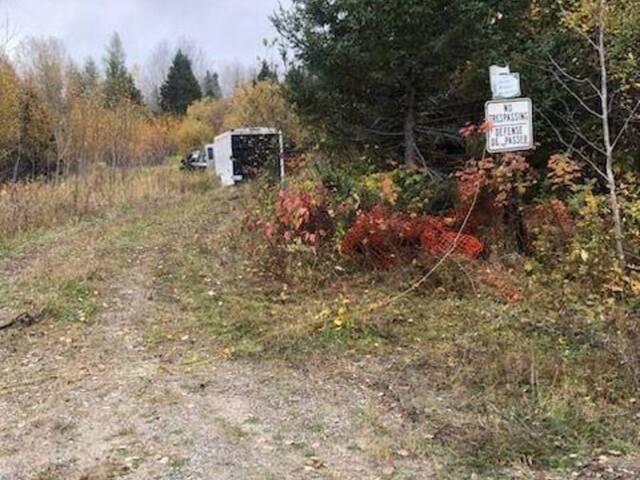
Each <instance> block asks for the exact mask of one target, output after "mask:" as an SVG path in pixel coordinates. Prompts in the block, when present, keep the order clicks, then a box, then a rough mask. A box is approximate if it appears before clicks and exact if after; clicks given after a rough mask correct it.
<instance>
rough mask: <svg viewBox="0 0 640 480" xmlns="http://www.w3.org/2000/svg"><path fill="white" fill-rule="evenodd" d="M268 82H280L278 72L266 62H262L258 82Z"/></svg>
mask: <svg viewBox="0 0 640 480" xmlns="http://www.w3.org/2000/svg"><path fill="white" fill-rule="evenodd" d="M267 80H271V81H272V82H277V81H278V72H277V71H276V69H275V68H274V67H272V66H271V65H269V63H268V62H267V61H266V60H262V65H261V66H260V72H258V75H257V77H256V81H258V82H265V81H267Z"/></svg>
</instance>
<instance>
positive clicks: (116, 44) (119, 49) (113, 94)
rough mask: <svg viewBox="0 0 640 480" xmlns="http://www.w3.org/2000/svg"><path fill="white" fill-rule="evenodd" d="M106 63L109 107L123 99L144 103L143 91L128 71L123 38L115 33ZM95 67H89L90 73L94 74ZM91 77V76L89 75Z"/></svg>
mask: <svg viewBox="0 0 640 480" xmlns="http://www.w3.org/2000/svg"><path fill="white" fill-rule="evenodd" d="M104 63H105V75H106V78H105V82H104V95H105V102H106V104H107V106H109V107H111V108H112V107H115V106H116V105H117V104H118V103H120V102H122V101H130V102H133V103H136V104H138V105H142V93H141V92H140V90H138V88H137V87H136V85H135V82H134V81H133V77H132V76H131V74H130V73H129V72H128V71H127V66H126V55H125V53H124V47H123V46H122V40H121V39H120V35H118V33H114V34H113V36H112V37H111V42H110V43H109V47H108V48H107V55H106V57H105V59H104ZM92 70H93V67H89V75H90V76H92V75H93V72H92ZM89 79H90V77H89Z"/></svg>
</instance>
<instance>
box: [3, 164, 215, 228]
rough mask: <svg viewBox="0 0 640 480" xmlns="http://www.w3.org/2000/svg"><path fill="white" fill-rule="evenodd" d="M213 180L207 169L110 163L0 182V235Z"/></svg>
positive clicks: (167, 196) (175, 193)
mask: <svg viewBox="0 0 640 480" xmlns="http://www.w3.org/2000/svg"><path fill="white" fill-rule="evenodd" d="M212 185H213V180H212V178H211V177H210V176H209V175H206V174H198V173H193V174H191V173H183V172H178V171H176V170H175V168H174V169H172V168H170V167H150V168H138V169H116V170H113V169H109V168H106V167H104V165H100V166H98V167H95V168H94V169H93V170H92V171H91V172H90V173H89V174H87V175H85V176H82V177H73V178H68V179H65V180H63V181H61V182H56V183H54V182H45V181H34V182H21V183H16V184H7V185H4V186H0V239H1V238H12V237H15V236H16V235H19V234H21V233H24V232H28V231H30V230H34V229H37V228H43V227H53V226H57V225H62V224H64V223H66V222H69V221H71V220H74V219H80V218H82V217H85V216H87V215H92V214H96V213H98V212H101V211H104V210H107V209H109V208H113V207H117V206H122V205H129V204H136V203H140V202H145V201H151V200H156V199H163V200H171V199H177V198H179V197H181V196H183V195H185V194H186V193H188V192H191V191H194V190H198V189H204V188H207V187H209V186H212Z"/></svg>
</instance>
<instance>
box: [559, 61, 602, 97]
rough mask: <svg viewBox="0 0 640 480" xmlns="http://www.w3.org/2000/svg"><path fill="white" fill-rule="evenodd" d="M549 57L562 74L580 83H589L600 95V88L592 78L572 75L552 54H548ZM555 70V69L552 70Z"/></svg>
mask: <svg viewBox="0 0 640 480" xmlns="http://www.w3.org/2000/svg"><path fill="white" fill-rule="evenodd" d="M547 57H549V60H550V61H551V63H552V64H553V66H554V67H555V68H556V69H557V71H558V72H560V73H561V74H562V75H564V76H565V77H567V78H568V79H569V80H572V81H574V82H576V83H580V84H584V85H589V86H590V87H591V88H592V89H593V90H594V91H595V92H596V93H597V94H598V95H600V89H598V87H597V86H596V85H595V83H593V82H592V81H591V80H589V79H588V78H578V77H575V76H573V75H571V74H570V73H569V72H567V70H566V69H564V68H562V66H560V64H559V63H558V62H556V61H555V59H554V58H553V57H552V56H551V55H547ZM552 72H553V71H552Z"/></svg>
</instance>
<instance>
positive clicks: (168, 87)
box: [160, 50, 202, 115]
mask: <svg viewBox="0 0 640 480" xmlns="http://www.w3.org/2000/svg"><path fill="white" fill-rule="evenodd" d="M201 98H202V90H201V89H200V84H199V83H198V80H197V79H196V77H195V75H194V74H193V70H192V69H191V60H189V57H187V56H186V55H185V54H184V53H182V50H178V53H177V54H176V56H175V58H174V59H173V64H172V65H171V68H170V69H169V74H168V75H167V79H166V81H165V82H164V84H163V85H162V87H161V88H160V106H161V107H162V110H163V111H165V112H168V113H173V114H176V115H184V114H185V113H186V112H187V108H189V105H191V104H192V103H193V102H195V101H197V100H200V99H201Z"/></svg>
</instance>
